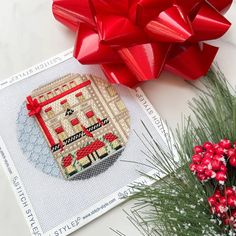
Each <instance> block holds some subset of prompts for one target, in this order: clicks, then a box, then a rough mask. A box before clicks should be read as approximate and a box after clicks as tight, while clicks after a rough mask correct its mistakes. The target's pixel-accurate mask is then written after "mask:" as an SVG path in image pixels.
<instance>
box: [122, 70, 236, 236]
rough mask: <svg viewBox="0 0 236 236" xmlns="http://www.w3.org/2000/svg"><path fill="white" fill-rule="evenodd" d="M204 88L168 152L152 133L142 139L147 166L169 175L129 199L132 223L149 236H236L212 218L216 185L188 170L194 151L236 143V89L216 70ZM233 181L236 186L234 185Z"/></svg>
mask: <svg viewBox="0 0 236 236" xmlns="http://www.w3.org/2000/svg"><path fill="white" fill-rule="evenodd" d="M203 84H204V89H203V90H204V91H202V92H201V93H200V94H199V96H198V97H197V98H194V99H193V100H192V101H191V102H190V104H189V105H190V108H191V110H192V112H193V115H192V116H190V117H188V118H186V119H185V120H184V121H183V122H182V124H181V126H179V127H178V128H177V130H176V132H175V135H174V137H175V138H174V145H173V143H172V142H171V141H170V140H171V137H172V134H171V131H170V132H169V134H166V139H167V141H168V148H167V150H164V149H163V147H161V146H160V145H159V144H158V143H157V142H156V141H155V137H153V136H152V135H151V133H150V132H149V131H148V130H147V133H146V134H143V137H141V139H142V141H143V143H144V145H145V147H146V150H145V153H146V155H147V156H148V160H149V165H150V166H152V168H153V169H155V170H157V171H159V172H160V173H162V174H165V175H166V177H165V178H164V179H161V178H159V177H156V178H155V183H154V184H153V185H151V186H141V187H140V186H139V187H135V189H136V190H137V192H136V194H135V195H133V196H132V197H131V199H134V200H135V201H136V204H135V206H134V208H133V209H132V213H131V214H129V215H128V217H129V219H130V221H131V222H132V223H133V224H134V225H135V226H136V227H137V228H138V229H139V230H140V232H141V233H142V234H143V235H145V236H157V235H164V236H165V235H168V236H172V235H173V236H188V235H189V236H198V235H199V236H200V235H204V236H208V235H209V236H210V235H212V236H213V235H214V236H217V235H221V236H222V235H235V234H234V233H233V231H232V230H231V229H230V228H227V227H225V226H224V225H223V224H222V223H221V222H220V221H219V220H218V219H216V218H214V216H212V214H211V213H210V209H209V205H208V202H207V198H208V197H209V196H210V195H212V194H213V192H214V190H215V189H214V188H215V185H210V184H209V183H208V184H201V183H200V182H199V181H198V180H197V179H196V178H195V176H194V175H193V174H192V173H191V171H190V170H189V163H190V160H191V156H192V154H193V152H192V149H193V147H194V146H195V145H201V144H203V143H204V142H205V141H212V142H214V143H216V142H219V141H220V140H221V139H223V138H227V139H230V140H231V141H232V142H234V141H236V98H235V91H234V89H233V88H231V87H230V86H229V85H228V83H227V81H226V80H225V78H224V76H223V75H222V73H221V72H216V71H213V70H211V71H209V73H208V75H207V76H206V78H205V79H204V80H203ZM173 147H174V148H173ZM176 156H178V158H179V160H178V161H176ZM150 178H152V177H150ZM230 181H231V183H232V184H236V183H235V180H234V179H231V180H230ZM120 235H123V234H121V233H120Z"/></svg>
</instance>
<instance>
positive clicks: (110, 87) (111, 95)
mask: <svg viewBox="0 0 236 236" xmlns="http://www.w3.org/2000/svg"><path fill="white" fill-rule="evenodd" d="M106 89H107V92H108V94H109V95H110V97H114V96H116V95H117V92H116V90H115V88H114V87H113V86H108V87H107V88H106Z"/></svg>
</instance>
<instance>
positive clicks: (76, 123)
mask: <svg viewBox="0 0 236 236" xmlns="http://www.w3.org/2000/svg"><path fill="white" fill-rule="evenodd" d="M70 123H71V124H72V125H73V126H75V125H78V124H79V120H78V119H77V118H74V119H72V120H71V121H70Z"/></svg>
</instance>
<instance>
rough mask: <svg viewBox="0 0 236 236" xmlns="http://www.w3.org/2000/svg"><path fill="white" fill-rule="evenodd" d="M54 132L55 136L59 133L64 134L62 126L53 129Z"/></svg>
mask: <svg viewBox="0 0 236 236" xmlns="http://www.w3.org/2000/svg"><path fill="white" fill-rule="evenodd" d="M55 132H56V133H57V134H60V133H62V132H64V129H63V127H62V126H60V127H58V128H56V129H55Z"/></svg>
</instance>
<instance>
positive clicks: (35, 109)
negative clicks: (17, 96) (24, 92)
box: [26, 96, 42, 116]
mask: <svg viewBox="0 0 236 236" xmlns="http://www.w3.org/2000/svg"><path fill="white" fill-rule="evenodd" d="M27 102H28V103H27V104H26V107H27V109H28V110H29V113H28V115H29V116H35V115H37V114H39V113H40V112H41V110H42V106H41V105H40V104H39V102H38V100H37V99H32V97H30V96H29V97H27Z"/></svg>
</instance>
